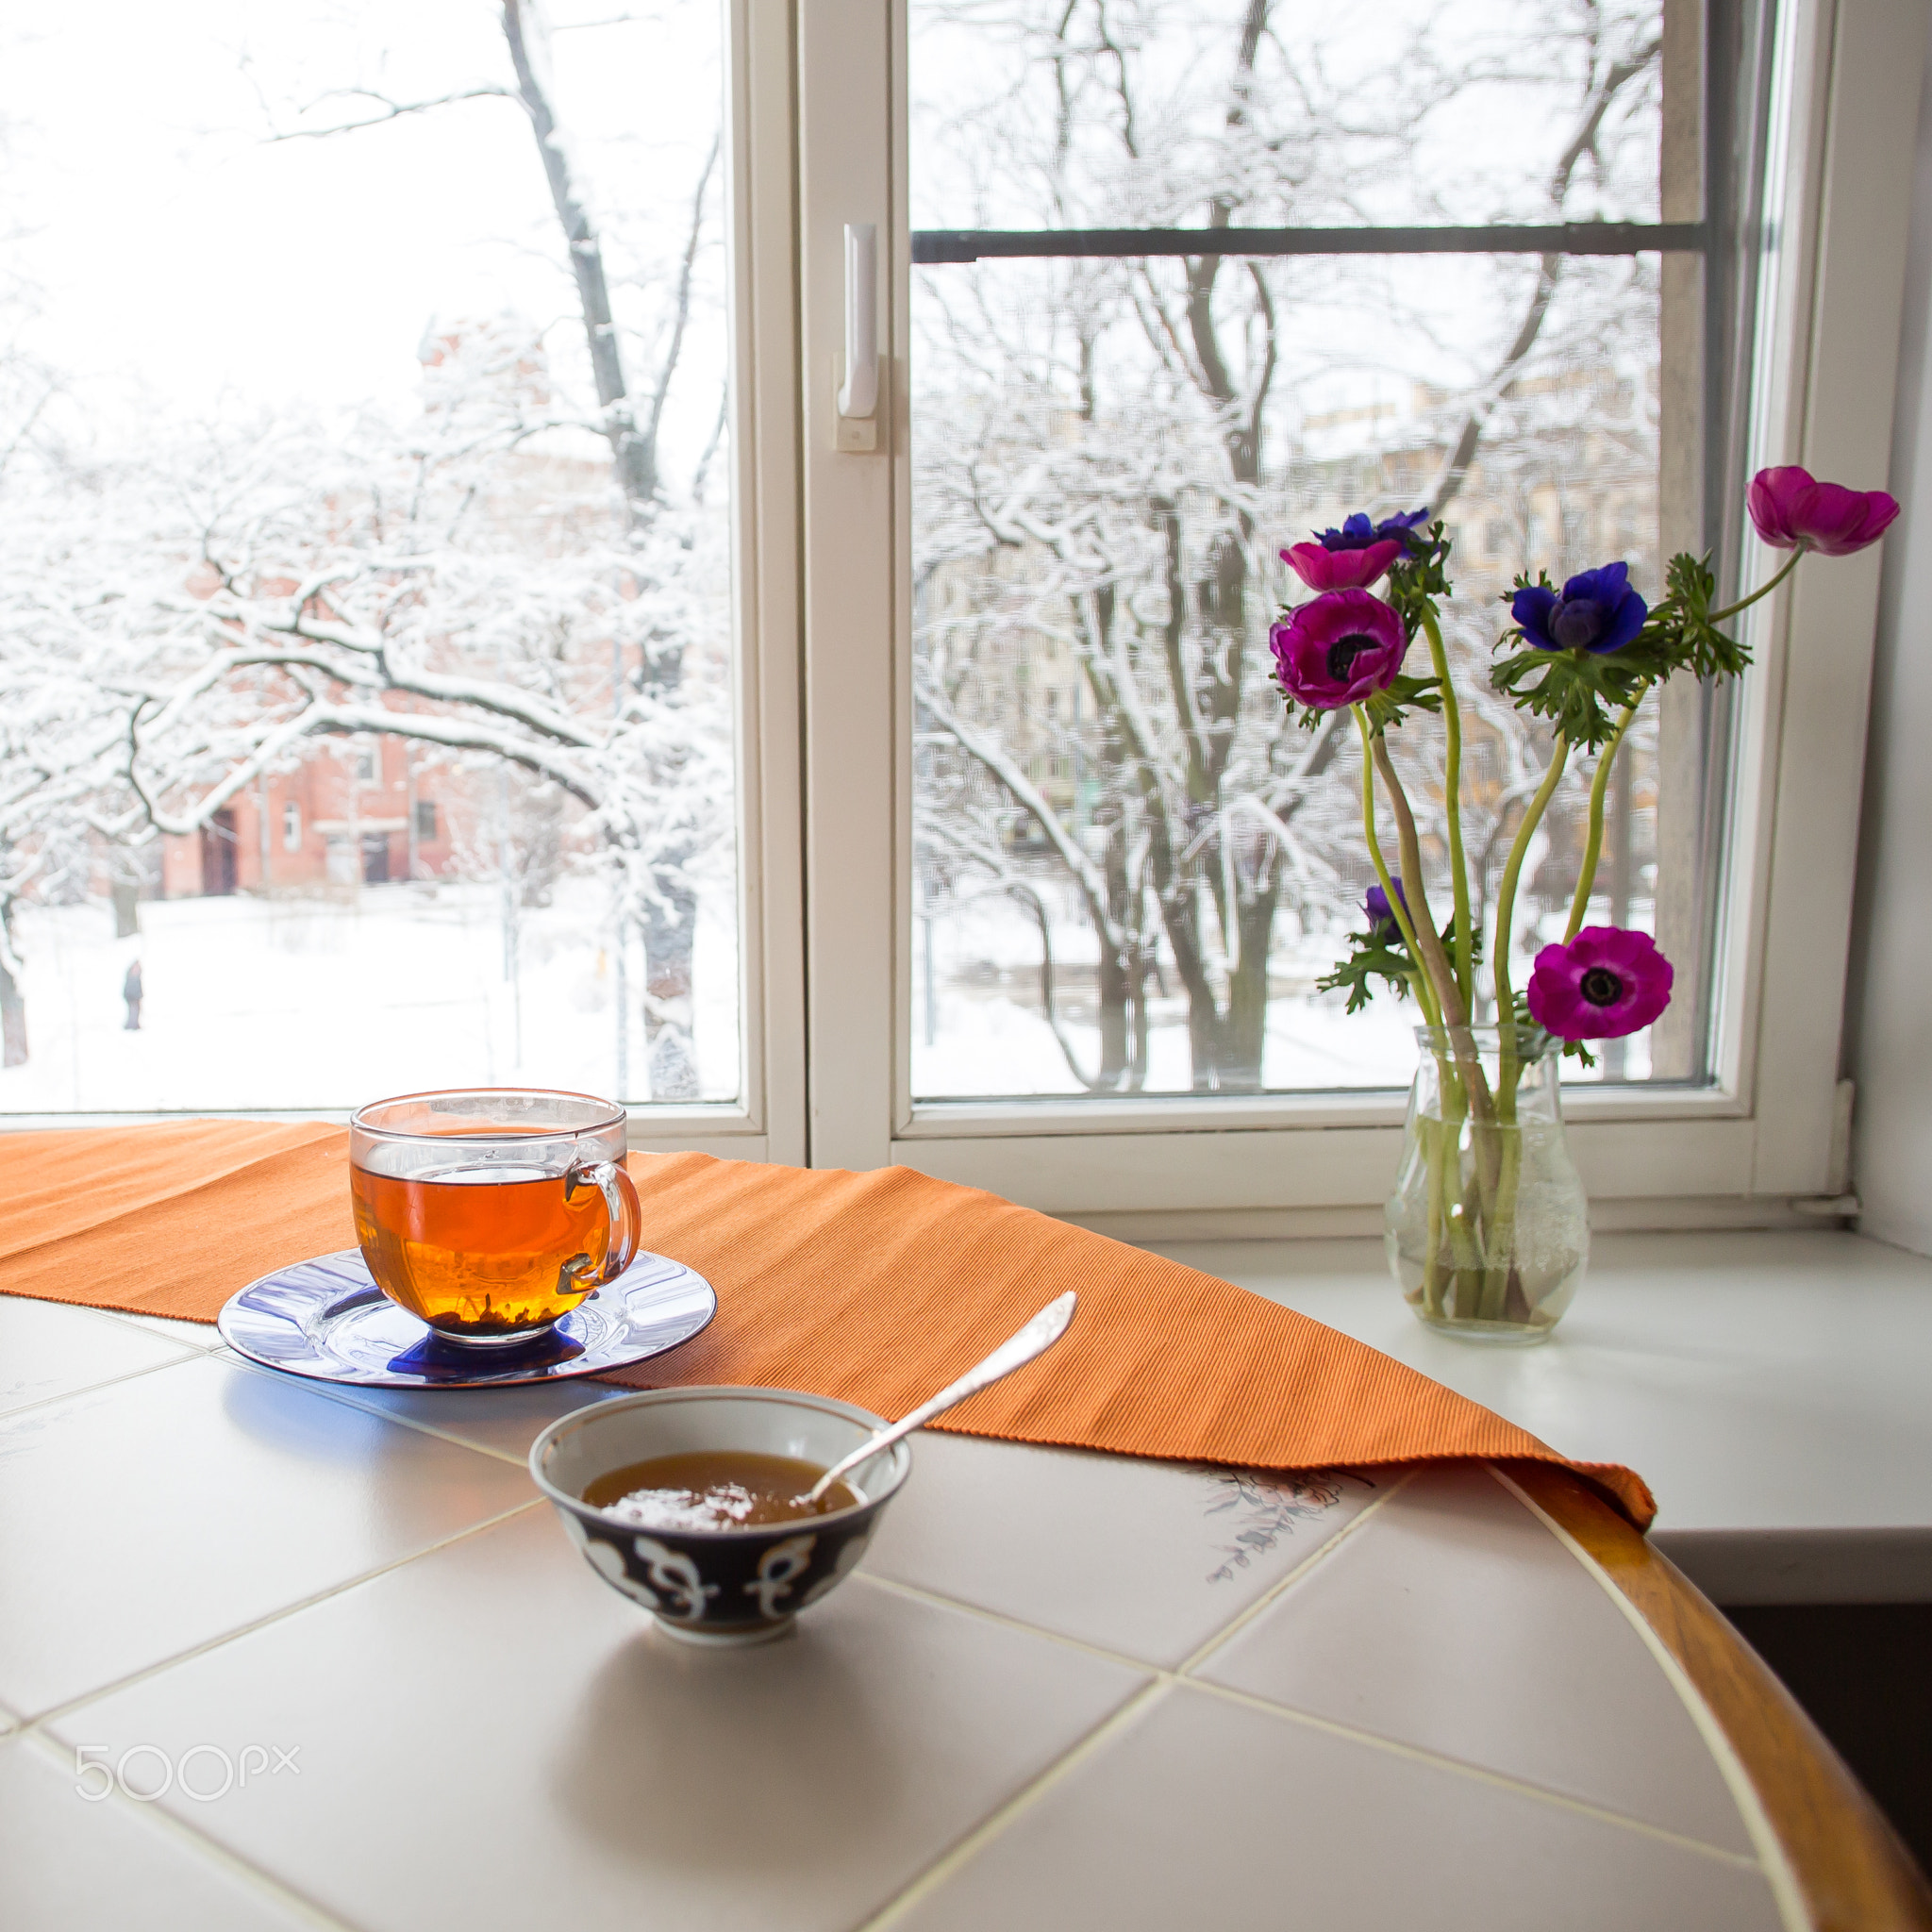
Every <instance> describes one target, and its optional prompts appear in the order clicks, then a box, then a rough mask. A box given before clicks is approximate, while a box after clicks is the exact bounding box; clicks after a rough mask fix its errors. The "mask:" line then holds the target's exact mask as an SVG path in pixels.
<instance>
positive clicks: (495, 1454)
mask: <svg viewBox="0 0 1932 1932" xmlns="http://www.w3.org/2000/svg"><path fill="white" fill-rule="evenodd" d="M212 1358H213V1359H216V1360H224V1359H225V1360H226V1365H227V1366H229V1367H232V1368H237V1369H243V1370H246V1371H247V1372H248V1373H249V1374H256V1375H269V1376H273V1377H274V1378H275V1380H276V1381H279V1382H286V1381H290V1380H294V1381H298V1382H302V1383H305V1384H307V1385H308V1388H309V1390H310V1391H311V1392H312V1393H314V1394H316V1395H320V1396H322V1397H323V1398H324V1399H325V1401H333V1402H340V1403H341V1404H342V1405H343V1406H344V1407H348V1408H353V1409H354V1410H355V1411H356V1413H357V1414H358V1415H373V1416H375V1417H377V1418H378V1419H379V1420H380V1421H383V1422H386V1423H394V1424H396V1426H397V1427H398V1428H403V1429H414V1430H415V1431H416V1433H417V1434H418V1435H422V1436H429V1437H433V1438H434V1439H435V1440H436V1441H439V1442H448V1443H449V1444H451V1445H452V1446H453V1447H455V1448H458V1449H470V1450H474V1451H475V1453H476V1454H477V1455H478V1456H488V1457H492V1458H493V1459H494V1460H495V1461H498V1462H508V1463H509V1464H510V1465H511V1467H513V1468H516V1469H528V1468H529V1466H530V1458H529V1457H528V1456H527V1455H524V1456H514V1455H512V1454H511V1453H510V1452H509V1451H508V1449H492V1448H491V1447H490V1446H489V1445H488V1444H487V1443H484V1442H473V1441H471V1440H470V1439H469V1437H467V1436H453V1435H451V1434H450V1433H449V1431H448V1430H447V1429H440V1428H438V1427H437V1426H436V1424H434V1423H425V1422H418V1421H417V1420H416V1419H415V1418H414V1417H413V1416H405V1415H392V1414H391V1412H390V1411H389V1410H388V1409H386V1408H382V1407H377V1406H376V1405H375V1403H373V1402H358V1401H357V1400H356V1397H355V1396H354V1394H352V1393H351V1392H350V1391H352V1390H354V1389H356V1388H359V1387H360V1386H361V1385H360V1384H359V1383H341V1382H325V1381H323V1380H321V1379H320V1378H319V1377H316V1376H311V1375H297V1376H293V1377H291V1376H290V1375H289V1374H288V1373H287V1372H286V1371H285V1370H281V1369H272V1368H270V1367H269V1366H268V1365H267V1364H266V1363H265V1362H258V1361H252V1360H251V1359H250V1358H249V1357H247V1356H245V1355H239V1354H235V1353H234V1351H232V1350H229V1351H227V1357H221V1356H216V1357H212ZM545 1426H546V1427H547V1426H548V1424H545ZM537 1433H538V1434H539V1435H541V1433H542V1430H541V1429H539V1430H538V1432H537ZM531 1440H532V1441H535V1440H536V1438H535V1437H534V1436H533V1437H532V1438H531Z"/></svg>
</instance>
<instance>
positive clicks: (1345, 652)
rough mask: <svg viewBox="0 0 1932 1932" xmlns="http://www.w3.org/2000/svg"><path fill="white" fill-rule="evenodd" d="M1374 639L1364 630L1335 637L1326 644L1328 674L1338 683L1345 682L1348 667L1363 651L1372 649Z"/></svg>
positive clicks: (1346, 680)
mask: <svg viewBox="0 0 1932 1932" xmlns="http://www.w3.org/2000/svg"><path fill="white" fill-rule="evenodd" d="M1374 648H1375V640H1374V638H1372V637H1370V636H1369V634H1368V633H1367V632H1366V631H1359V630H1352V631H1350V632H1349V634H1348V635H1347V636H1346V637H1345V638H1337V639H1336V640H1335V641H1334V642H1333V643H1332V644H1330V645H1329V646H1328V675H1329V676H1330V677H1332V678H1334V680H1335V681H1336V683H1338V684H1346V683H1347V682H1348V676H1349V667H1350V666H1351V665H1353V664H1354V662H1355V660H1356V659H1357V658H1359V657H1360V656H1361V654H1362V653H1363V652H1364V651H1373V650H1374Z"/></svg>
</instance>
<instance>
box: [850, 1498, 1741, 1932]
mask: <svg viewBox="0 0 1932 1932" xmlns="http://www.w3.org/2000/svg"><path fill="white" fill-rule="evenodd" d="M1407 1479H1408V1478H1407V1477H1405V1478H1404V1481H1405V1482H1406V1481H1407ZM1400 1488H1401V1485H1400V1484H1398V1485H1397V1486H1395V1487H1394V1488H1391V1490H1390V1491H1389V1492H1388V1494H1387V1495H1386V1496H1381V1497H1378V1498H1376V1501H1375V1503H1374V1504H1372V1505H1371V1506H1370V1508H1369V1509H1364V1510H1363V1511H1362V1512H1361V1515H1359V1516H1357V1517H1356V1518H1354V1519H1353V1521H1351V1522H1350V1523H1349V1524H1346V1525H1344V1527H1343V1528H1342V1529H1341V1530H1339V1531H1338V1532H1337V1533H1336V1534H1335V1535H1334V1536H1333V1537H1331V1538H1330V1539H1329V1540H1328V1541H1327V1542H1326V1543H1325V1544H1324V1545H1323V1547H1322V1549H1321V1550H1317V1551H1314V1552H1312V1553H1311V1554H1310V1555H1309V1556H1308V1557H1307V1559H1306V1560H1305V1561H1304V1562H1303V1563H1301V1564H1299V1565H1298V1566H1297V1567H1296V1570H1295V1572H1294V1574H1293V1575H1291V1576H1289V1577H1286V1578H1284V1579H1283V1580H1282V1582H1281V1583H1280V1584H1278V1585H1276V1586H1275V1587H1274V1589H1273V1590H1271V1591H1269V1593H1268V1595H1267V1596H1265V1597H1263V1598H1262V1599H1260V1600H1259V1601H1258V1602H1257V1603H1256V1604H1255V1605H1254V1606H1252V1607H1251V1608H1250V1609H1249V1610H1247V1611H1244V1612H1242V1614H1241V1616H1240V1617H1239V1618H1237V1619H1236V1620H1235V1621H1234V1623H1232V1624H1229V1625H1228V1628H1227V1630H1226V1631H1224V1633H1223V1635H1224V1636H1227V1635H1231V1634H1232V1633H1233V1632H1234V1631H1235V1630H1236V1629H1239V1628H1240V1627H1241V1626H1242V1625H1243V1624H1246V1623H1247V1622H1248V1621H1249V1620H1250V1618H1251V1617H1252V1616H1253V1615H1254V1614H1255V1613H1257V1611H1259V1610H1260V1609H1262V1608H1264V1607H1266V1605H1267V1604H1268V1603H1269V1602H1271V1601H1272V1600H1273V1599H1274V1597H1275V1596H1277V1595H1279V1594H1280V1592H1281V1591H1282V1590H1285V1589H1286V1588H1287V1586H1288V1584H1289V1583H1291V1582H1292V1581H1293V1580H1294V1576H1295V1575H1299V1574H1302V1573H1303V1572H1305V1571H1306V1570H1307V1568H1308V1566H1309V1565H1310V1564H1312V1563H1314V1562H1316V1561H1318V1560H1319V1559H1320V1558H1321V1557H1322V1556H1323V1555H1324V1554H1325V1552H1326V1551H1327V1550H1329V1549H1332V1548H1333V1547H1334V1546H1335V1545H1336V1544H1337V1543H1338V1542H1340V1541H1341V1539H1342V1538H1343V1537H1344V1536H1346V1535H1348V1534H1349V1533H1350V1532H1351V1531H1353V1529H1354V1528H1355V1526H1356V1524H1358V1523H1360V1522H1361V1521H1362V1520H1363V1519H1364V1518H1365V1517H1367V1516H1368V1515H1369V1513H1370V1510H1371V1509H1374V1508H1375V1507H1380V1505H1381V1504H1382V1503H1385V1502H1391V1501H1392V1500H1393V1499H1394V1497H1395V1495H1396V1494H1397V1492H1398V1491H1399V1489H1400ZM857 1574H858V1576H859V1577H860V1578H862V1579H863V1580H864V1581H865V1582H867V1583H869V1584H871V1585H873V1586H874V1588H875V1589H879V1590H884V1591H889V1592H891V1594H893V1595H895V1596H903V1597H907V1598H909V1599H910V1600H912V1601H913V1602H916V1603H924V1604H930V1605H932V1606H934V1607H937V1608H941V1609H949V1610H957V1611H959V1612H961V1613H962V1614H964V1615H967V1616H971V1617H976V1618H978V1619H980V1620H981V1621H982V1622H985V1623H989V1624H997V1625H999V1626H1000V1627H1001V1628H1003V1629H1008V1630H1013V1631H1017V1632H1020V1633H1021V1634H1023V1635H1024V1636H1029V1637H1038V1638H1041V1639H1043V1640H1044V1641H1047V1642H1049V1643H1055V1644H1058V1645H1059V1646H1060V1647H1061V1648H1062V1649H1065V1650H1072V1651H1074V1652H1076V1653H1078V1654H1079V1655H1081V1656H1084V1657H1092V1658H1094V1659H1096V1660H1097V1661H1099V1662H1102V1663H1108V1664H1113V1665H1117V1666H1119V1667H1121V1668H1123V1669H1126V1670H1132V1671H1137V1672H1139V1673H1141V1674H1143V1675H1145V1676H1148V1677H1151V1678H1152V1679H1154V1683H1153V1684H1152V1685H1150V1686H1149V1687H1148V1688H1149V1689H1150V1690H1152V1689H1155V1688H1158V1686H1161V1685H1166V1686H1169V1687H1170V1688H1172V1687H1174V1686H1184V1687H1186V1688H1187V1689H1190V1690H1195V1691H1204V1692H1206V1693H1207V1694H1208V1695H1209V1696H1212V1697H1221V1698H1224V1699H1226V1700H1227V1701H1228V1702H1230V1703H1233V1704H1238V1705H1241V1706H1242V1707H1246V1708H1248V1709H1252V1710H1255V1711H1257V1712H1259V1713H1261V1714H1263V1715H1265V1716H1269V1717H1278V1718H1285V1719H1286V1720H1288V1722H1290V1723H1291V1724H1303V1725H1306V1726H1307V1727H1309V1728H1312V1729H1315V1730H1320V1731H1324V1732H1327V1733H1328V1734H1330V1735H1332V1736H1334V1737H1338V1738H1341V1739H1345V1740H1349V1741H1350V1742H1354V1743H1358V1744H1365V1745H1368V1746H1369V1747H1371V1748H1372V1749H1374V1750H1377V1751H1382V1752H1386V1753H1389V1754H1390V1755H1391V1756H1394V1757H1404V1758H1407V1759H1409V1760H1411V1761H1413V1762H1416V1763H1420V1764H1424V1765H1427V1766H1428V1767H1429V1768H1430V1769H1432V1770H1435V1771H1440V1772H1442V1773H1444V1774H1448V1775H1450V1776H1459V1777H1469V1778H1473V1779H1474V1780H1475V1781H1476V1782H1478V1783H1481V1784H1487V1785H1491V1786H1493V1787H1496V1788H1497V1789H1500V1790H1507V1791H1511V1792H1514V1793H1516V1794H1517V1795H1518V1796H1521V1797H1524V1798H1527V1799H1530V1800H1532V1801H1541V1802H1543V1803H1547V1804H1551V1805H1555V1806H1557V1807H1559V1808H1561V1809H1564V1810H1569V1811H1574V1812H1578V1813H1581V1814H1582V1815H1583V1816H1585V1817H1587V1818H1591V1819H1593V1820H1595V1821H1597V1822H1598V1823H1600V1824H1609V1825H1613V1826H1621V1827H1622V1828H1624V1829H1625V1830H1628V1831H1634V1832H1637V1833H1639V1834H1640V1835H1641V1836H1643V1837H1647V1838H1656V1839H1660V1840H1664V1841H1665V1842H1666V1843H1669V1844H1673V1845H1676V1846H1679V1847H1681V1848H1684V1849H1686V1850H1690V1851H1695V1852H1699V1853H1702V1854H1704V1855H1705V1856H1706V1857H1712V1858H1716V1859H1718V1860H1720V1861H1721V1862H1723V1863H1726V1864H1732V1865H1737V1866H1740V1867H1742V1868H1743V1869H1744V1870H1746V1871H1757V1870H1758V1869H1759V1866H1758V1863H1757V1859H1755V1858H1753V1857H1748V1856H1747V1855H1745V1854H1744V1853H1741V1852H1735V1851H1732V1850H1730V1849H1729V1848H1728V1847H1727V1846H1724V1845H1716V1844H1710V1843H1708V1842H1707V1841H1706V1840H1703V1839H1696V1838H1690V1837H1687V1836H1686V1835H1685V1834H1683V1833H1681V1832H1674V1831H1671V1830H1670V1829H1668V1828H1667V1827H1666V1826H1663V1825H1659V1824H1651V1823H1650V1822H1649V1821H1648V1820H1646V1819H1641V1818H1636V1817H1632V1816H1631V1815H1630V1814H1629V1813H1627V1812H1623V1811H1615V1810H1612V1809H1610V1808H1609V1807H1607V1806H1601V1805H1592V1804H1591V1803H1590V1802H1589V1801H1588V1800H1587V1799H1582V1798H1574V1797H1572V1796H1570V1795H1569V1794H1568V1793H1567V1792H1564V1791H1559V1790H1555V1789H1554V1788H1552V1787H1550V1786H1548V1785H1539V1784H1531V1783H1527V1782H1525V1781H1524V1780H1522V1779H1519V1778H1513V1777H1511V1776H1509V1775H1508V1774H1507V1773H1505V1772H1499V1771H1494V1770H1492V1769H1491V1768H1490V1767H1489V1766H1487V1765H1480V1764H1476V1763H1474V1762H1472V1761H1471V1760H1469V1759H1466V1758H1460V1757H1450V1756H1448V1755H1447V1754H1445V1753H1440V1752H1434V1751H1430V1750H1428V1749H1426V1748H1425V1747H1424V1746H1422V1745H1418V1744H1408V1743H1404V1742H1403V1741H1402V1740H1399V1739H1394V1738H1388V1737H1384V1736H1382V1735H1381V1734H1380V1733H1379V1732H1375V1731H1369V1730H1362V1729H1358V1728H1357V1727H1356V1726H1354V1725H1352V1724H1341V1723H1339V1722H1338V1721H1337V1720H1335V1719H1333V1718H1325V1717H1321V1716H1318V1715H1317V1714H1316V1713H1314V1712H1312V1711H1304V1710H1298V1709H1297V1708H1295V1707H1294V1706H1292V1705H1286V1704H1276V1703H1274V1701H1273V1700H1271V1699H1269V1698H1265V1697H1257V1696H1256V1695H1255V1694H1254V1693H1252V1692H1250V1691H1238V1690H1235V1689H1233V1688H1232V1687H1230V1686H1227V1685H1222V1684H1216V1683H1214V1682H1212V1681H1211V1680H1209V1679H1208V1678H1205V1677H1196V1676H1192V1675H1190V1674H1189V1673H1190V1672H1191V1670H1192V1668H1193V1665H1194V1664H1195V1662H1196V1661H1198V1660H1199V1659H1200V1658H1201V1657H1202V1656H1204V1655H1205V1654H1206V1652H1207V1651H1208V1650H1211V1649H1212V1648H1213V1647H1214V1644H1215V1643H1218V1642H1219V1641H1221V1640H1220V1639H1216V1640H1214V1641H1213V1642H1212V1643H1210V1644H1208V1645H1206V1646H1204V1647H1203V1650H1201V1651H1197V1652H1195V1654H1194V1656H1193V1657H1190V1658H1189V1659H1188V1660H1187V1662H1185V1663H1182V1664H1180V1665H1177V1666H1168V1665H1164V1664H1156V1663H1149V1662H1148V1661H1147V1660H1146V1659H1145V1658H1143V1657H1133V1656H1130V1655H1129V1654H1128V1653H1126V1652H1124V1651H1117V1650H1108V1649H1107V1648H1106V1647H1105V1646H1103V1645H1100V1644H1096V1643H1090V1642H1088V1641H1085V1640H1084V1639H1081V1638H1077V1637H1070V1636H1068V1635H1067V1634H1066V1633H1065V1632H1063V1631H1058V1630H1049V1629H1047V1628H1045V1627H1043V1626H1042V1625H1041V1624H1029V1623H1027V1622H1025V1621H1024V1619H1023V1618H1019V1617H1014V1616H1009V1615H1008V1614H1007V1613H1006V1612H1005V1611H1002V1610H991V1609H988V1608H986V1607H984V1606H983V1605H979V1604H972V1603H967V1602H965V1601H964V1600H963V1599H960V1598H958V1597H951V1596H947V1595H945V1594H943V1593H942V1592H941V1591H932V1590H926V1589H924V1588H922V1587H921V1586H920V1585H918V1584H910V1583H903V1582H901V1581H899V1580H898V1579H897V1578H895V1577H888V1576H877V1575H874V1574H873V1573H872V1572H870V1571H867V1570H864V1569H861V1570H859V1571H858V1573H857ZM1071 1748H1072V1749H1074V1750H1076V1751H1077V1750H1079V1749H1080V1748H1081V1747H1080V1746H1079V1745H1077V1744H1076V1745H1074V1746H1073V1747H1071ZM1021 1808H1024V1807H1021V1806H1020V1805H1019V1802H1018V1799H1017V1797H1016V1798H1015V1799H1014V1800H1009V1801H1008V1806H1007V1807H1003V1808H1002V1811H1001V1813H1000V1814H998V1815H999V1816H1002V1817H1008V1816H1017V1814H1018V1811H1019V1809H1021ZM992 1822H993V1821H992V1819H991V1818H989V1819H988V1820H986V1821H985V1823H984V1824H983V1825H982V1826H981V1827H979V1828H978V1829H979V1831H980V1832H981V1833H982V1834H983V1837H982V1838H980V1839H976V1840H975V1842H981V1841H983V1840H984V1838H985V1837H991V1824H992ZM942 1856H943V1857H950V1856H951V1855H950V1854H945V1855H942ZM914 1882H915V1883H916V1882H917V1881H914ZM872 1924H874V1921H873V1920H866V1921H864V1922H862V1925H861V1932H864V1928H867V1927H870V1926H871V1925H872Z"/></svg>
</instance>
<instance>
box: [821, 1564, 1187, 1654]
mask: <svg viewBox="0 0 1932 1932" xmlns="http://www.w3.org/2000/svg"><path fill="white" fill-rule="evenodd" d="M853 1574H854V1575H855V1576H856V1577H858V1579H859V1580H861V1581H862V1582H865V1583H869V1584H871V1585H872V1586H873V1588H874V1590H883V1591H890V1592H891V1594H892V1595H893V1596H903V1597H908V1598H910V1599H911V1601H912V1602H914V1603H922V1604H930V1605H932V1606H933V1607H935V1608H936V1609H942V1610H958V1611H960V1612H962V1613H963V1614H965V1615H966V1616H969V1617H977V1618H978V1619H979V1620H980V1621H981V1622H982V1623H986V1624H998V1625H999V1627H1000V1628H1001V1629H1003V1630H1017V1631H1019V1632H1021V1633H1022V1634H1023V1635H1024V1636H1027V1637H1039V1638H1043V1639H1044V1640H1045V1641H1047V1642H1048V1643H1057V1644H1058V1645H1059V1647H1060V1648H1061V1649H1062V1650H1071V1651H1075V1652H1077V1653H1078V1654H1079V1655H1080V1656H1082V1657H1092V1658H1094V1659H1095V1660H1096V1661H1098V1662H1100V1663H1107V1664H1118V1665H1120V1666H1122V1667H1123V1668H1124V1669H1126V1670H1130V1671H1135V1672H1138V1673H1139V1674H1141V1676H1143V1677H1172V1676H1174V1670H1173V1668H1172V1667H1171V1666H1169V1665H1166V1664H1151V1663H1149V1662H1147V1660H1146V1659H1145V1658H1144V1657H1132V1656H1129V1655H1128V1653H1127V1652H1125V1651H1124V1650H1108V1648H1107V1646H1106V1645H1105V1644H1100V1643H1090V1642H1089V1641H1087V1640H1086V1639H1085V1638H1084V1637H1070V1636H1068V1635H1067V1633H1066V1632H1065V1631H1064V1630H1049V1629H1048V1628H1047V1627H1046V1626H1045V1625H1044V1624H1029V1623H1027V1621H1026V1620H1025V1618H1024V1617H1015V1616H1011V1615H1009V1614H1008V1612H1007V1611H1005V1610H990V1609H988V1608H987V1607H986V1606H985V1605H984V1604H972V1603H968V1602H967V1601H966V1600H965V1599H964V1598H963V1597H957V1596H947V1595H946V1594H945V1592H944V1591H938V1590H927V1589H926V1588H925V1587H924V1585H923V1584H918V1583H902V1582H901V1581H900V1580H899V1578H897V1577H896V1576H877V1575H874V1574H873V1573H872V1572H871V1571H870V1570H866V1569H863V1568H860V1569H858V1570H857V1571H855V1572H854V1573H853Z"/></svg>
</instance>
